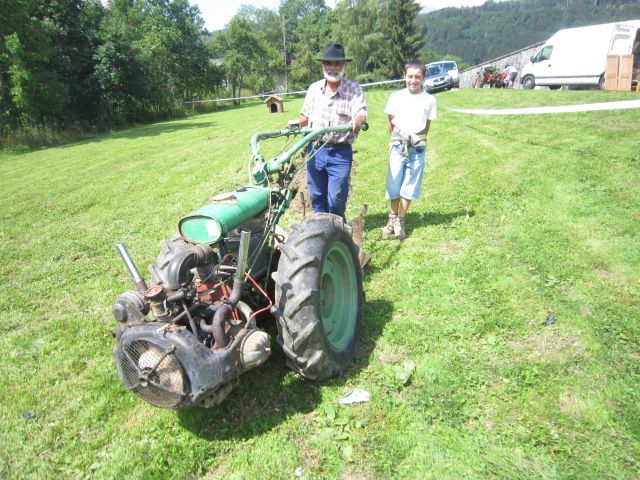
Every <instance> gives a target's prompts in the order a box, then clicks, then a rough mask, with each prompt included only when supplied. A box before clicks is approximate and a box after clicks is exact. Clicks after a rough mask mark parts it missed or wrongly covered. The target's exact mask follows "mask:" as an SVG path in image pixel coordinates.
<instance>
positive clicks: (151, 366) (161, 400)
mask: <svg viewBox="0 0 640 480" xmlns="http://www.w3.org/2000/svg"><path fill="white" fill-rule="evenodd" d="M119 361H120V366H121V368H120V371H121V372H122V380H123V383H124V385H125V386H126V387H127V388H128V389H130V390H132V391H134V392H135V393H136V394H137V395H139V396H140V397H142V399H143V400H145V401H147V402H149V403H150V404H152V405H155V406H157V407H163V408H175V407H177V406H178V405H179V404H180V402H181V401H182V399H183V398H184V397H185V395H186V392H185V386H186V382H185V378H184V374H183V372H182V368H180V364H179V363H178V361H177V359H176V357H175V355H174V354H173V353H171V350H165V349H162V348H160V347H159V346H157V345H154V344H153V343H151V342H149V341H146V340H136V341H133V342H131V343H125V344H123V345H122V349H121V355H119Z"/></svg>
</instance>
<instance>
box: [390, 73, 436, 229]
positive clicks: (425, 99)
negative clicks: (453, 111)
mask: <svg viewBox="0 0 640 480" xmlns="http://www.w3.org/2000/svg"><path fill="white" fill-rule="evenodd" d="M425 73H426V69H425V66H424V63H422V62H420V61H418V60H411V61H410V62H407V63H405V65H404V81H405V84H406V86H407V88H403V89H402V90H400V91H398V92H394V93H392V94H391V96H390V97H389V100H388V101H387V106H386V107H385V109H384V113H386V114H387V115H388V120H387V128H388V130H389V133H391V141H390V142H389V145H390V153H389V170H388V172H387V198H388V199H389V200H391V214H390V215H389V221H388V222H387V225H386V226H385V227H384V228H383V229H382V235H383V236H389V235H392V234H393V235H395V237H396V239H398V240H401V241H402V240H404V239H405V238H406V236H407V234H406V232H405V229H404V217H405V215H406V214H407V210H409V205H410V204H411V201H412V200H415V199H417V198H418V197H419V196H420V189H421V186H422V174H423V172H424V151H425V148H426V146H427V140H426V138H427V133H429V127H430V126H431V120H435V119H436V99H435V97H433V96H432V95H430V94H428V93H426V92H425V91H424V90H423V89H422V82H423V81H424V77H425Z"/></svg>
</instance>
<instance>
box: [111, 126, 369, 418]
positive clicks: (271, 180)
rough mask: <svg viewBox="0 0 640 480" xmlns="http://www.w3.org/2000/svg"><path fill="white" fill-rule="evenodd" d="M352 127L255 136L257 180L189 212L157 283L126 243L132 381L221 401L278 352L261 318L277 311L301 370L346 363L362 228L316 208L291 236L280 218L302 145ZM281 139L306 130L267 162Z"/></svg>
mask: <svg viewBox="0 0 640 480" xmlns="http://www.w3.org/2000/svg"><path fill="white" fill-rule="evenodd" d="M363 127H364V128H363V130H366V125H364V126H363ZM350 129H351V125H341V126H336V127H328V128H322V129H317V130H312V129H306V128H300V126H299V125H297V124H294V123H292V122H290V125H289V126H288V128H286V129H283V130H276V131H269V132H262V133H256V134H254V135H253V137H252V139H251V147H252V152H253V154H252V158H251V167H250V168H251V172H250V179H249V185H247V186H243V187H239V188H237V189H236V190H235V191H233V192H228V193H223V194H220V195H216V196H214V197H212V199H211V203H209V204H208V205H205V206H204V207H202V208H200V209H198V210H196V211H195V212H192V213H190V214H189V215H187V216H186V217H184V218H182V219H181V220H180V222H179V224H178V233H176V234H175V235H174V236H173V237H171V238H170V239H169V240H168V241H166V242H164V245H163V247H162V249H161V251H160V253H159V255H158V257H157V260H156V262H155V263H154V264H153V265H150V266H149V272H150V274H151V286H147V283H146V281H145V280H144V278H143V277H142V276H141V275H140V273H139V271H138V269H137V267H136V265H135V263H134V262H133V260H132V258H131V257H130V256H129V254H128V252H127V250H126V248H125V246H124V245H123V244H119V245H118V250H119V252H120V255H121V256H122V259H123V261H124V263H125V265H126V267H127V269H128V270H129V273H130V274H131V277H132V280H133V283H134V284H135V287H136V289H135V290H130V291H127V292H125V293H123V294H121V295H120V296H119V297H118V299H117V300H116V302H115V303H114V305H113V307H112V312H113V315H114V317H115V319H116V323H117V325H116V329H115V333H114V335H115V338H116V345H115V347H114V356H115V361H116V366H117V369H118V374H119V376H120V379H121V380H122V383H123V384H124V385H125V387H126V388H127V389H129V390H131V391H133V392H134V393H136V394H137V395H139V396H140V397H141V398H142V399H144V400H145V401H147V402H149V403H150V404H152V405H155V406H157V407H163V408H174V409H183V408H187V407H190V406H194V405H197V406H203V407H210V406H213V405H217V404H219V403H220V402H222V401H223V400H224V398H225V397H226V396H227V395H228V394H229V392H230V391H231V389H232V388H233V386H234V385H235V384H236V383H237V382H238V378H239V376H240V374H241V373H243V372H245V371H247V370H250V369H252V368H255V367H257V366H259V365H261V364H262V363H263V362H265V361H266V360H267V359H268V357H269V355H270V353H271V340H270V337H269V335H268V334H267V332H266V331H265V330H263V329H262V328H259V326H258V323H257V321H256V320H257V318H256V317H257V315H258V314H260V313H262V312H265V311H267V310H268V311H270V313H271V318H274V319H275V321H276V324H277V330H278V336H277V342H278V344H280V345H281V347H282V350H283V352H284V354H285V355H286V357H287V364H288V366H289V367H290V368H292V369H293V370H294V371H296V372H298V373H300V374H301V375H302V376H304V377H306V378H309V379H313V380H323V379H326V378H329V377H332V376H335V375H340V374H342V373H343V372H344V370H345V368H346V367H347V366H348V365H349V364H350V363H351V361H352V360H353V358H354V355H355V350H356V344H357V340H358V336H359V332H360V327H361V323H362V319H361V313H362V303H363V292H362V275H361V269H360V262H359V258H358V247H357V246H356V245H355V244H354V241H353V239H352V231H351V227H350V226H349V225H348V224H346V223H345V222H344V220H343V219H342V218H341V217H338V216H336V215H332V214H328V213H314V214H311V215H307V216H306V217H304V219H303V220H302V221H301V222H300V223H299V224H297V225H295V226H293V227H292V228H291V230H290V232H289V234H288V235H287V234H285V232H284V230H282V228H281V227H279V226H278V222H279V220H280V219H281V218H282V215H283V214H284V212H285V211H286V209H287V208H288V207H289V206H290V205H291V202H292V200H293V198H294V196H295V194H296V187H295V185H296V182H295V179H296V175H297V174H298V173H299V172H300V171H301V170H303V169H304V167H305V165H306V163H305V161H304V160H302V161H299V160H298V159H300V158H301V157H302V155H299V154H300V153H301V152H302V151H303V150H304V149H305V147H306V146H307V145H308V144H309V143H311V142H314V141H318V139H321V138H324V139H325V140H326V138H328V137H329V139H330V137H331V135H332V134H336V133H345V132H347V131H349V130H350ZM281 137H285V138H286V139H287V140H295V137H302V138H300V139H298V141H297V143H295V144H294V145H293V146H292V147H291V148H290V149H289V150H284V149H283V152H282V153H280V154H279V155H277V156H276V157H274V158H273V159H271V160H269V161H265V159H264V157H263V155H261V154H260V144H259V142H260V140H264V139H274V138H281ZM327 142H328V140H326V141H325V142H324V144H326V143H327ZM267 292H269V293H267Z"/></svg>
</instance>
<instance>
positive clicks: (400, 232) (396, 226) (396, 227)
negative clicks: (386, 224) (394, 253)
mask: <svg viewBox="0 0 640 480" xmlns="http://www.w3.org/2000/svg"><path fill="white" fill-rule="evenodd" d="M393 233H394V234H395V236H396V240H400V241H402V240H404V239H405V238H407V233H406V232H405V231H404V217H396V219H395V220H394V222H393Z"/></svg>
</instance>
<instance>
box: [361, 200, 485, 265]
mask: <svg viewBox="0 0 640 480" xmlns="http://www.w3.org/2000/svg"><path fill="white" fill-rule="evenodd" d="M473 216H475V212H474V211H473V210H456V211H454V212H449V213H442V212H427V213H420V212H409V213H407V216H406V218H405V230H406V232H407V238H410V237H411V234H412V233H413V232H414V231H415V230H417V229H419V228H426V227H429V226H430V225H432V226H436V225H446V224H449V223H452V222H453V221H454V220H455V219H457V218H459V217H468V218H471V217H473ZM388 218H389V217H388V214H387V213H375V214H371V215H367V217H366V223H365V230H366V231H368V232H373V235H376V234H378V235H381V231H382V227H384V226H385V225H386V224H387V219H388ZM400 246H401V243H400V242H398V241H397V240H395V239H394V238H393V237H390V238H389V246H388V248H385V252H386V255H385V258H380V253H379V252H377V253H376V262H375V263H372V264H370V265H368V266H367V268H366V269H365V275H367V274H371V273H376V272H380V271H385V270H387V269H388V268H391V266H392V262H393V261H394V258H395V255H396V254H397V253H398V251H399V249H400Z"/></svg>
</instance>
